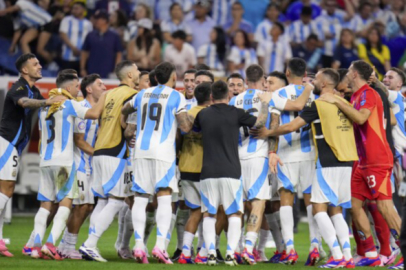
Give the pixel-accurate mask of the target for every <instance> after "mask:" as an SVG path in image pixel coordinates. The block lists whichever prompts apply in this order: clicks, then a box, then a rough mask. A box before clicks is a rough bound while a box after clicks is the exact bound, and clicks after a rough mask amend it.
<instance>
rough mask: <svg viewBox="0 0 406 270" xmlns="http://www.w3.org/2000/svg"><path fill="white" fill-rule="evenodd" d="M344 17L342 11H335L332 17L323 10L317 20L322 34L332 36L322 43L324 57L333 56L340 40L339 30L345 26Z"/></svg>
mask: <svg viewBox="0 0 406 270" xmlns="http://www.w3.org/2000/svg"><path fill="white" fill-rule="evenodd" d="M345 16H346V13H345V12H344V11H342V10H336V11H335V13H334V14H333V15H329V14H327V12H326V11H325V10H323V12H322V14H321V16H319V17H318V18H317V21H318V23H319V24H321V25H322V26H323V31H324V34H330V35H332V36H333V38H331V39H327V38H326V39H325V41H324V55H327V56H333V54H334V50H335V48H336V47H337V44H338V42H339V39H340V33H341V29H342V27H343V26H344V25H345V24H346V22H345V20H344V18H345Z"/></svg>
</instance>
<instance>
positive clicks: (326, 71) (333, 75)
mask: <svg viewBox="0 0 406 270" xmlns="http://www.w3.org/2000/svg"><path fill="white" fill-rule="evenodd" d="M320 72H321V74H323V75H324V76H327V77H328V78H329V79H330V81H331V82H332V83H333V84H334V88H336V87H337V84H338V83H339V82H340V74H339V73H338V71H337V70H335V69H333V68H322V69H320Z"/></svg>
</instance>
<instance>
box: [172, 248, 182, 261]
mask: <svg viewBox="0 0 406 270" xmlns="http://www.w3.org/2000/svg"><path fill="white" fill-rule="evenodd" d="M180 254H182V250H180V249H176V251H175V253H173V256H172V258H171V260H172V261H177V260H179V257H180Z"/></svg>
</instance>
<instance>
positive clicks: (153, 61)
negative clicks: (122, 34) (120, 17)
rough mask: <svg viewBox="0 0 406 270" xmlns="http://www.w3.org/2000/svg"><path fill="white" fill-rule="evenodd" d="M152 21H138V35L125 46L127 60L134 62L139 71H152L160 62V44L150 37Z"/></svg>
mask: <svg viewBox="0 0 406 270" xmlns="http://www.w3.org/2000/svg"><path fill="white" fill-rule="evenodd" d="M151 30H152V21H151V20H150V19H141V20H139V21H138V35H137V37H136V38H133V39H131V41H130V42H129V43H128V46H127V58H128V60H131V61H134V62H135V64H136V65H137V66H138V68H139V69H145V70H152V69H153V68H154V67H155V66H156V65H158V64H159V63H160V62H161V44H160V43H159V41H158V39H156V38H154V37H153V35H152V31H151Z"/></svg>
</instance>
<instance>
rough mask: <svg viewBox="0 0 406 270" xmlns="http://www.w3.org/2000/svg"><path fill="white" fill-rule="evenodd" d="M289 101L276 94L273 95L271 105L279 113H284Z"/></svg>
mask: <svg viewBox="0 0 406 270" xmlns="http://www.w3.org/2000/svg"><path fill="white" fill-rule="evenodd" d="M287 102H288V99H287V98H285V97H282V96H281V95H279V93H274V94H273V95H272V99H271V103H270V105H271V106H273V107H275V108H276V109H278V110H279V111H283V110H284V109H285V106H286V103H287Z"/></svg>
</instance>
